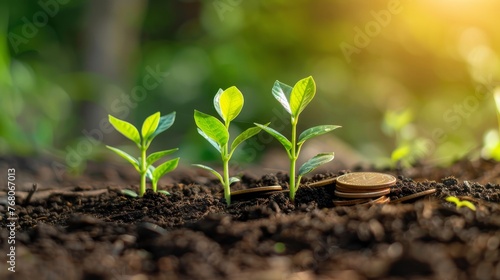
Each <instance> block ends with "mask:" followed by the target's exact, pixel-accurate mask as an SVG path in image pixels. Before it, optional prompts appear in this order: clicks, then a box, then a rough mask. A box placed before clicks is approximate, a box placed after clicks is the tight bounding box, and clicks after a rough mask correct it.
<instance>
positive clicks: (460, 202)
mask: <svg viewBox="0 0 500 280" xmlns="http://www.w3.org/2000/svg"><path fill="white" fill-rule="evenodd" d="M446 201H448V202H451V203H454V204H455V205H456V206H457V209H459V208H460V207H462V206H465V207H467V208H469V209H470V210H472V211H476V206H474V204H473V203H472V202H470V201H467V200H460V199H459V198H458V197H456V196H448V197H447V198H446Z"/></svg>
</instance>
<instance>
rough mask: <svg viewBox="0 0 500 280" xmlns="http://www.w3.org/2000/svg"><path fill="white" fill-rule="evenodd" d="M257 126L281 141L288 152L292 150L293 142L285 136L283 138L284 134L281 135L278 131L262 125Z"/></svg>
mask: <svg viewBox="0 0 500 280" xmlns="http://www.w3.org/2000/svg"><path fill="white" fill-rule="evenodd" d="M255 125H256V126H258V127H260V128H261V129H262V130H264V131H265V132H267V133H269V134H271V135H272V136H273V137H274V138H276V139H277V140H278V141H280V143H281V145H283V147H285V150H287V152H288V151H290V150H291V149H292V142H290V141H289V140H288V139H287V138H286V137H285V136H283V134H281V133H279V132H278V131H276V130H274V129H272V128H270V127H267V126H265V125H262V124H258V123H255Z"/></svg>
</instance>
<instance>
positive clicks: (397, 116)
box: [382, 109, 428, 168]
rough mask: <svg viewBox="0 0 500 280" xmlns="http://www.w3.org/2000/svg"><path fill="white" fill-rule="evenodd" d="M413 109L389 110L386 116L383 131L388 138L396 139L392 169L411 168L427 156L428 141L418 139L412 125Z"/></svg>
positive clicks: (392, 156) (392, 155) (391, 162)
mask: <svg viewBox="0 0 500 280" xmlns="http://www.w3.org/2000/svg"><path fill="white" fill-rule="evenodd" d="M412 121H413V112H412V111H411V109H405V110H402V111H391V110H388V111H386V112H385V114H384V120H383V123H382V130H383V131H384V133H385V134H386V135H388V136H391V137H394V142H395V143H394V146H395V148H394V150H393V151H392V153H391V157H390V165H391V167H393V168H395V167H398V166H400V167H405V168H407V167H410V166H412V165H413V164H414V163H415V162H416V161H417V160H419V159H420V158H422V157H424V156H425V155H426V149H425V147H426V143H427V141H428V140H427V139H425V138H421V137H417V136H416V135H415V134H416V133H415V127H414V125H413V124H412Z"/></svg>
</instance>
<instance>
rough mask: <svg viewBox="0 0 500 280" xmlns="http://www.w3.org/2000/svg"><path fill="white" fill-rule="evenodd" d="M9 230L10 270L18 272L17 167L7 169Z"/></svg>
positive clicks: (8, 260)
mask: <svg viewBox="0 0 500 280" xmlns="http://www.w3.org/2000/svg"><path fill="white" fill-rule="evenodd" d="M7 189H8V191H7V204H8V206H7V226H6V228H7V230H8V232H9V236H8V239H7V244H9V245H10V246H9V247H8V253H7V258H8V259H7V263H8V264H9V266H8V268H7V269H8V270H9V271H11V272H16V220H17V214H16V208H14V206H16V169H15V168H10V169H8V170H7Z"/></svg>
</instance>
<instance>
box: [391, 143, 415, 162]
mask: <svg viewBox="0 0 500 280" xmlns="http://www.w3.org/2000/svg"><path fill="white" fill-rule="evenodd" d="M410 153H411V149H410V145H407V144H404V145H402V146H400V147H398V148H396V149H395V150H394V151H393V152H392V154H391V160H392V162H398V161H400V160H402V159H404V158H406V157H407V156H409V155H410Z"/></svg>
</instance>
